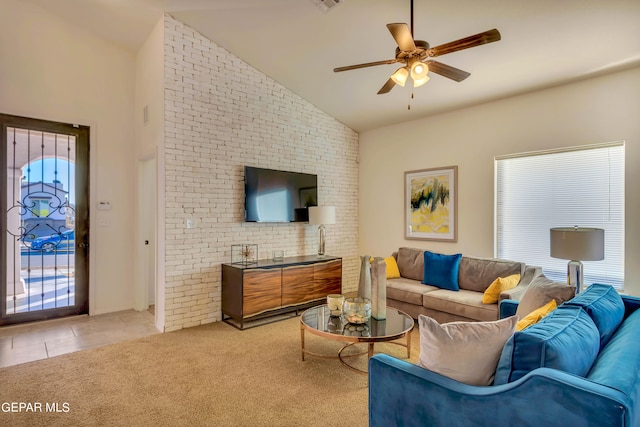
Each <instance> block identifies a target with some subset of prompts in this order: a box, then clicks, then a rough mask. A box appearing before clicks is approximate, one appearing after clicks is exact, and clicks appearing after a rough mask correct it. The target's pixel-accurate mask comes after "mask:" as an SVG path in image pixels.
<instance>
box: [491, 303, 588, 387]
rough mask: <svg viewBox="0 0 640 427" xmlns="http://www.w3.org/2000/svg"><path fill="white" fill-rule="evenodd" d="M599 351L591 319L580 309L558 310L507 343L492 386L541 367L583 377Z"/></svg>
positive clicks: (515, 335)
mask: <svg viewBox="0 0 640 427" xmlns="http://www.w3.org/2000/svg"><path fill="white" fill-rule="evenodd" d="M599 350H600V334H599V333H598V328H597V327H596V325H595V324H594V323H593V320H591V317H589V315H588V314H587V313H586V312H585V311H584V310H582V309H581V308H580V307H576V306H562V307H558V308H557V309H556V310H554V311H553V312H552V313H551V314H549V315H548V316H546V317H545V318H544V319H542V320H541V321H540V322H538V323H536V324H535V325H532V326H530V327H528V328H527V329H525V330H523V331H521V332H516V333H515V334H513V336H512V337H511V338H510V339H509V340H508V341H507V343H506V344H505V346H504V349H503V350H502V355H501V356H500V361H499V362H498V369H497V371H496V377H495V382H494V384H496V385H499V384H506V383H509V382H512V381H515V380H517V379H519V378H522V377H524V376H525V375H526V374H528V373H529V372H531V371H533V370H534V369H537V368H542V367H546V368H552V369H559V370H561V371H565V372H568V373H571V374H575V375H578V376H585V375H586V374H587V373H588V372H589V369H591V365H593V362H594V361H595V359H596V357H597V356H598V351H599Z"/></svg>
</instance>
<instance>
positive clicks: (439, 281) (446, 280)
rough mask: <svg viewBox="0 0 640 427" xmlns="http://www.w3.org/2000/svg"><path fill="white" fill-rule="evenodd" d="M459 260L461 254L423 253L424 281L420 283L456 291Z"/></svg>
mask: <svg viewBox="0 0 640 427" xmlns="http://www.w3.org/2000/svg"><path fill="white" fill-rule="evenodd" d="M460 258H462V254H455V255H445V254H438V253H435V252H430V251H424V279H423V280H422V283H424V284H425V285H432V286H437V287H439V288H443V289H448V290H450V291H457V290H458V269H459V268H460Z"/></svg>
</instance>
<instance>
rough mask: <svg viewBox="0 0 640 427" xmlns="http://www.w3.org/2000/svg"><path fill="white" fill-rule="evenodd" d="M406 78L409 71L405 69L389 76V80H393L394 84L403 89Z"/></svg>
mask: <svg viewBox="0 0 640 427" xmlns="http://www.w3.org/2000/svg"><path fill="white" fill-rule="evenodd" d="M407 77H409V71H407V67H401V68H398V69H397V70H396V72H395V73H393V74H392V75H391V80H393V81H394V82H395V84H397V85H400V86H402V87H404V84H405V83H406V82H407Z"/></svg>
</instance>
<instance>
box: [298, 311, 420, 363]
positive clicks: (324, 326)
mask: <svg viewBox="0 0 640 427" xmlns="http://www.w3.org/2000/svg"><path fill="white" fill-rule="evenodd" d="M414 326H415V322H414V321H413V319H412V318H411V316H409V315H408V314H407V313H405V312H403V311H400V310H398V309H395V308H391V307H387V318H386V319H385V320H376V319H374V318H373V317H372V318H371V319H370V320H369V321H368V322H366V323H363V324H351V323H349V322H347V320H346V319H345V318H344V316H340V317H334V316H331V315H330V313H329V308H328V307H327V305H326V304H324V305H319V306H316V307H312V308H310V309H308V310H305V311H304V312H303V313H302V314H301V315H300V349H301V357H302V360H303V361H304V356H305V355H306V354H309V355H312V356H316V357H325V358H335V357H337V358H338V359H339V360H340V362H341V363H342V364H343V365H344V366H346V367H348V368H349V369H352V370H354V371H356V372H360V373H363V374H366V373H367V371H363V370H361V369H358V368H355V367H353V366H351V365H350V364H348V363H347V362H346V361H345V358H347V357H353V356H359V355H364V354H367V355H368V357H371V356H373V345H374V344H375V343H377V342H389V343H391V344H397V345H400V346H402V347H406V349H407V358H409V357H410V355H411V333H410V332H411V331H412V330H413V328H414ZM305 331H307V332H310V333H312V334H314V335H318V336H321V337H324V338H328V339H330V340H334V341H343V342H346V343H347V344H345V345H344V346H343V347H342V348H341V349H340V350H339V351H338V354H337V356H332V355H324V354H318V353H314V352H311V351H309V350H307V349H305V347H304V334H305ZM404 337H406V343H402V342H396V340H398V339H401V338H404ZM359 343H368V344H369V345H368V349H367V351H365V352H361V353H355V354H348V355H343V352H344V350H346V349H347V348H349V347H351V346H352V345H355V344H359Z"/></svg>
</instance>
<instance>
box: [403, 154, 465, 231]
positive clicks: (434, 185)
mask: <svg viewBox="0 0 640 427" xmlns="http://www.w3.org/2000/svg"><path fill="white" fill-rule="evenodd" d="M404 177H405V178H404V194H405V196H404V215H405V239H414V240H434V241H443V242H457V241H458V188H457V185H458V166H445V167H441V168H431V169H421V170H414V171H407V172H405V173H404Z"/></svg>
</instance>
